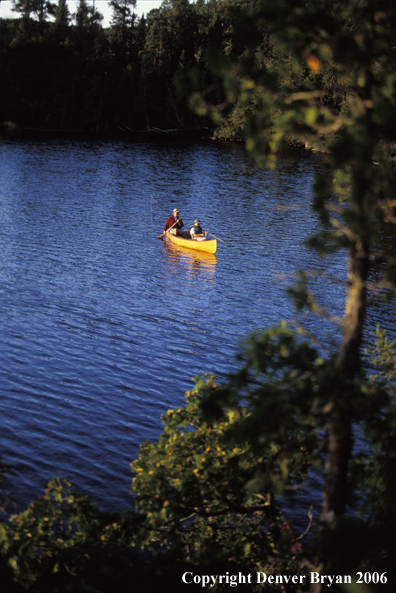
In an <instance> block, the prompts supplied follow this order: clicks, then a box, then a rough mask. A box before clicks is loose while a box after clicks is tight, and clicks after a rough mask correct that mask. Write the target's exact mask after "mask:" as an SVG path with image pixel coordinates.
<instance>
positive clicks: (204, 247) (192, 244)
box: [166, 233, 217, 253]
mask: <svg viewBox="0 0 396 593" xmlns="http://www.w3.org/2000/svg"><path fill="white" fill-rule="evenodd" d="M166 237H167V238H168V239H170V240H171V241H172V243H175V245H179V246H180V247H187V248H188V249H196V250H197V251H206V253H216V251H217V240H216V239H204V240H203V241H198V240H197V239H183V237H178V236H177V235H172V234H171V233H166Z"/></svg>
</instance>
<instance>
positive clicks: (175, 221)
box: [164, 208, 184, 235]
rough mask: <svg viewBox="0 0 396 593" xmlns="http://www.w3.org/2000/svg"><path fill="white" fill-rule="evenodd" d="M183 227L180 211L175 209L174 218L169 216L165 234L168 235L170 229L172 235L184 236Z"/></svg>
mask: <svg viewBox="0 0 396 593" xmlns="http://www.w3.org/2000/svg"><path fill="white" fill-rule="evenodd" d="M172 227H173V228H172ZM183 227H184V224H183V221H182V219H181V218H180V217H179V211H178V209H177V208H173V214H172V216H169V218H168V220H167V221H166V223H165V226H164V233H166V231H167V230H168V229H170V231H169V232H170V233H172V235H181V234H182V232H181V229H182V228H183Z"/></svg>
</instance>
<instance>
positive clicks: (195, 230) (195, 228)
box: [190, 219, 208, 241]
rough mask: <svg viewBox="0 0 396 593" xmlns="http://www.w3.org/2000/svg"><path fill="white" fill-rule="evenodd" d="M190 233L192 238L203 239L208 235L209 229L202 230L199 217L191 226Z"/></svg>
mask: <svg viewBox="0 0 396 593" xmlns="http://www.w3.org/2000/svg"><path fill="white" fill-rule="evenodd" d="M190 235H191V239H198V238H200V240H201V241H202V237H207V235H208V233H207V231H204V230H202V227H201V222H200V221H199V220H198V219H196V220H194V224H193V225H192V227H190Z"/></svg>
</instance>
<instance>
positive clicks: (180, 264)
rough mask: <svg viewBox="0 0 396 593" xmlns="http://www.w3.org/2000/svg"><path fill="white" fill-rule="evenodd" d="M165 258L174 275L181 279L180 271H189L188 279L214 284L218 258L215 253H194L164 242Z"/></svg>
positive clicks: (191, 250)
mask: <svg viewBox="0 0 396 593" xmlns="http://www.w3.org/2000/svg"><path fill="white" fill-rule="evenodd" d="M162 246H163V256H164V259H165V262H166V266H167V268H168V269H169V271H170V272H171V274H172V275H176V276H178V277H179V275H180V271H181V270H185V271H187V278H191V279H193V280H203V281H206V282H214V280H215V279H216V264H217V258H216V256H215V255H214V254H213V253H205V252H204V251H194V250H193V249H187V248H186V247H179V246H177V245H174V244H173V243H171V242H170V241H163V243H162Z"/></svg>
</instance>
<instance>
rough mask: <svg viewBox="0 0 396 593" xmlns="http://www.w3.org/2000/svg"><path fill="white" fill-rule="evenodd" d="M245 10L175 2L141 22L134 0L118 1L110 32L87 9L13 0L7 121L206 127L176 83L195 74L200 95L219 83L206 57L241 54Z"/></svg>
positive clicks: (5, 26)
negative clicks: (237, 28) (239, 27)
mask: <svg viewBox="0 0 396 593" xmlns="http://www.w3.org/2000/svg"><path fill="white" fill-rule="evenodd" d="M246 6H247V3H246V2H243V1H240V0H226V1H221V2H220V1H218V0H210V2H204V1H203V0H200V1H199V2H197V3H194V4H190V3H189V1H188V0H166V1H165V2H163V4H162V5H161V7H160V8H159V9H157V10H152V11H151V12H149V14H148V15H147V16H146V17H144V16H143V17H141V18H138V17H137V16H136V14H135V13H134V10H133V9H134V0H114V1H113V2H111V7H112V20H111V26H110V27H109V28H107V29H103V27H102V25H101V21H102V16H101V14H100V13H99V12H98V11H97V9H96V8H95V5H94V6H92V5H90V6H88V4H87V2H86V0H80V2H79V4H78V7H77V11H76V13H75V14H74V15H71V14H70V12H69V8H68V6H67V3H66V0H59V1H58V2H57V3H53V2H50V1H48V0H34V1H32V0H14V7H13V9H14V10H15V11H16V14H18V15H20V16H19V18H17V19H15V20H3V21H2V22H1V29H2V31H1V75H2V80H3V83H2V94H1V104H2V117H3V120H4V121H9V122H14V124H16V125H18V126H25V127H41V128H46V129H71V130H76V129H85V130H93V131H95V130H117V129H120V128H121V129H125V130H126V129H134V130H142V129H152V128H158V129H178V130H189V129H190V130H191V129H193V128H194V127H200V128H202V127H204V126H205V125H207V124H208V123H209V120H208V119H206V121H202V118H199V117H198V116H197V115H196V114H194V113H193V112H192V111H191V110H190V109H189V108H188V107H187V105H186V100H185V97H183V96H182V94H181V93H180V91H179V90H178V88H177V87H176V84H175V80H176V77H177V75H178V74H180V73H181V72H186V71H188V70H190V69H192V68H196V69H197V71H198V72H199V77H200V87H201V89H203V88H206V87H208V86H210V85H211V84H214V83H215V82H216V79H217V81H219V79H218V77H216V76H215V75H214V73H213V72H212V71H210V69H209V66H208V56H207V52H209V53H210V51H209V50H210V48H212V47H216V48H222V51H224V53H226V54H229V53H233V52H234V51H235V50H234V49H233V47H232V41H231V34H232V27H233V24H234V23H235V21H236V20H238V18H239V17H238V15H239V14H240V12H241V11H242V10H244V8H245V7H246ZM217 94H218V100H219V102H221V93H220V92H219V91H217Z"/></svg>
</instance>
